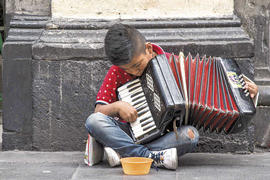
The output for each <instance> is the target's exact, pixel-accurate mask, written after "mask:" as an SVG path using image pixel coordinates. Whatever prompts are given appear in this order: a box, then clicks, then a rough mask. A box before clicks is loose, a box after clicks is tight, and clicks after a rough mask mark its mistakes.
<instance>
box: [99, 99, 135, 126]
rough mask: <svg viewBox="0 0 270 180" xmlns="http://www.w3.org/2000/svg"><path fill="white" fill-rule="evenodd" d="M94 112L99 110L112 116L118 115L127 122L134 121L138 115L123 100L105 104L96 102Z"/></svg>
mask: <svg viewBox="0 0 270 180" xmlns="http://www.w3.org/2000/svg"><path fill="white" fill-rule="evenodd" d="M95 112H100V113H102V114H105V115H107V116H112V117H113V116H120V118H121V119H123V120H125V121H127V122H134V121H135V120H136V119H137V117H138V114H137V111H136V109H135V108H134V107H133V106H131V105H130V104H129V103H127V102H124V101H116V102H114V103H111V104H106V105H102V104H97V105H96V108H95Z"/></svg>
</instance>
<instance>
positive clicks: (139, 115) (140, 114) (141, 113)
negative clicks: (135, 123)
mask: <svg viewBox="0 0 270 180" xmlns="http://www.w3.org/2000/svg"><path fill="white" fill-rule="evenodd" d="M147 112H149V109H146V110H144V111H142V112H140V113H138V117H141V116H142V115H144V114H145V113H147Z"/></svg>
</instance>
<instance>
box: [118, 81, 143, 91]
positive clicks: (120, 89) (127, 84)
mask: <svg viewBox="0 0 270 180" xmlns="http://www.w3.org/2000/svg"><path fill="white" fill-rule="evenodd" d="M138 82H140V80H139V79H135V80H133V81H130V82H128V83H126V84H124V85H123V86H121V87H119V88H118V89H117V90H118V91H122V90H123V89H126V88H127V86H129V85H131V84H136V83H138Z"/></svg>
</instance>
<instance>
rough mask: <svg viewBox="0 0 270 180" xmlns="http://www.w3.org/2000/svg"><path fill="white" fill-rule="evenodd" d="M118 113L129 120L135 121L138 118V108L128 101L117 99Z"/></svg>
mask: <svg viewBox="0 0 270 180" xmlns="http://www.w3.org/2000/svg"><path fill="white" fill-rule="evenodd" d="M117 108H118V115H119V116H120V117H121V119H123V120H125V121H127V122H134V121H136V119H137V118H138V113H137V111H136V109H135V108H134V107H133V106H132V105H130V104H129V103H127V102H124V101H117Z"/></svg>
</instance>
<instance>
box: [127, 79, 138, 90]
mask: <svg viewBox="0 0 270 180" xmlns="http://www.w3.org/2000/svg"><path fill="white" fill-rule="evenodd" d="M138 83H140V81H138V82H136V83H132V84H129V85H128V86H127V87H126V88H127V89H128V88H131V87H133V86H135V85H137V84H138Z"/></svg>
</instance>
